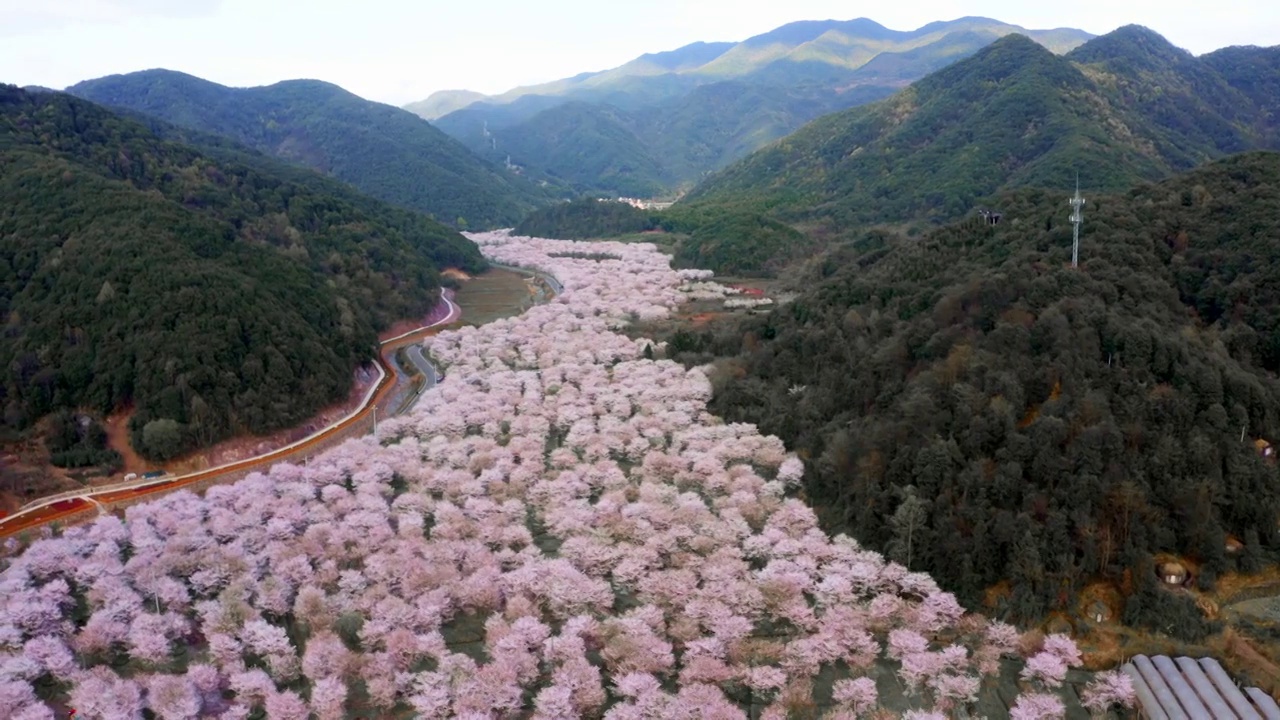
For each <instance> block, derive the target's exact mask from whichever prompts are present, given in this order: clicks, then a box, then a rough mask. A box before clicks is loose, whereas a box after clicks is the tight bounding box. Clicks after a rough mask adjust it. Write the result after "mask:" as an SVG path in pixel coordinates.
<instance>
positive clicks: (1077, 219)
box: [1067, 173, 1084, 267]
mask: <svg viewBox="0 0 1280 720" xmlns="http://www.w3.org/2000/svg"><path fill="white" fill-rule="evenodd" d="M1067 204H1069V205H1070V206H1071V228H1072V229H1071V267H1076V266H1077V265H1078V264H1079V262H1080V223H1082V222H1084V214H1083V213H1082V212H1080V209H1081V208H1083V207H1084V198H1082V197H1080V173H1076V195H1075V197H1073V198H1071V199H1069V200H1067Z"/></svg>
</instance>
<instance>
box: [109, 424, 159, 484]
mask: <svg viewBox="0 0 1280 720" xmlns="http://www.w3.org/2000/svg"><path fill="white" fill-rule="evenodd" d="M132 417H133V408H126V409H124V410H122V411H120V412H118V413H114V414H111V415H108V416H107V417H106V419H105V420H103V421H102V425H103V427H105V428H106V429H107V446H108V447H110V448H111V449H112V450H115V451H116V452H118V453H120V457H121V458H124V468H123V469H122V470H121V471H120V473H119V475H117V476H116V477H115V478H114V479H112V480H111V482H117V481H119V480H120V478H122V477H124V475H125V474H127V473H138V474H139V475H141V474H142V473H144V472H148V471H150V470H152V469H153V468H152V467H151V464H150V463H148V462H147V461H146V460H143V459H142V457H141V456H140V455H138V453H136V452H134V450H133V446H132V445H130V444H129V419H130V418H132Z"/></svg>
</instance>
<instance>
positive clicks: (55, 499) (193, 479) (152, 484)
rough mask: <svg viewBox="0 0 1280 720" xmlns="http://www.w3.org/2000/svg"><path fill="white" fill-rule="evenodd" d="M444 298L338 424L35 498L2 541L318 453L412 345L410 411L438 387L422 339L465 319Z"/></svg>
mask: <svg viewBox="0 0 1280 720" xmlns="http://www.w3.org/2000/svg"><path fill="white" fill-rule="evenodd" d="M441 299H443V300H444V302H445V306H446V309H447V313H446V314H445V316H444V317H443V318H441V319H439V320H437V321H435V322H433V323H430V324H428V325H424V326H422V327H419V328H416V329H414V330H410V331H408V332H406V333H402V334H400V335H397V336H395V337H393V338H389V339H387V340H384V341H382V343H381V346H380V352H379V354H378V363H377V365H376V366H375V367H377V370H378V382H377V383H376V384H375V385H374V386H373V387H372V388H370V389H369V392H367V393H366V394H365V396H364V398H363V400H361V402H360V405H359V406H357V408H356V409H355V410H354V411H352V412H351V413H350V414H348V415H347V416H346V417H343V418H342V419H340V420H338V421H337V422H334V423H332V424H330V425H329V426H327V427H324V428H321V429H320V430H317V431H316V432H314V433H312V434H311V435H308V436H307V437H305V438H303V439H301V440H298V441H297V442H293V443H290V444H288V445H285V446H284V447H281V448H277V449H275V450H272V451H270V452H267V453H264V454H262V455H258V456H255V457H251V458H245V459H244V460H237V461H235V462H231V463H227V464H225V465H219V466H218V467H215V468H209V469H208V470H201V471H199V472H194V473H188V474H186V475H177V476H170V475H165V476H161V477H158V478H147V479H141V480H132V481H129V482H124V483H115V484H112V485H106V486H102V487H97V488H92V489H83V490H75V491H72V492H68V493H61V494H58V495H53V496H49V497H45V498H40V499H38V500H34V501H32V502H30V503H28V504H27V505H25V506H23V507H22V508H21V509H20V510H18V512H16V513H13V514H12V515H7V516H4V517H2V518H0V537H8V536H11V535H15V534H17V533H20V532H23V531H26V530H31V529H34V528H37V527H40V526H42V525H45V524H47V523H52V522H56V521H58V520H63V519H66V518H69V517H72V516H75V515H79V514H81V513H83V512H85V511H90V510H93V509H94V508H95V507H96V509H97V510H98V512H99V513H102V512H106V506H107V505H110V504H112V503H116V502H120V501H123V500H132V499H136V498H137V497H140V496H143V495H151V494H157V493H161V492H170V491H173V490H177V489H179V488H182V487H186V486H189V485H192V484H194V483H197V482H208V481H215V482H216V481H217V480H218V479H219V478H220V477H221V476H224V475H229V474H232V473H240V472H248V471H252V470H257V469H265V468H266V467H267V466H268V465H273V464H275V463H279V462H285V461H288V460H291V459H298V456H300V455H304V454H305V453H307V452H308V451H313V450H315V449H317V448H318V447H319V446H321V445H323V444H324V443H325V442H326V441H328V440H331V439H333V437H334V436H335V435H337V434H339V433H342V432H344V431H346V430H347V429H349V428H351V427H352V426H353V425H355V424H357V423H359V422H361V421H362V420H364V419H365V418H367V417H368V416H369V415H370V413H371V412H375V411H376V410H377V406H378V403H380V402H382V401H383V400H385V399H386V398H387V397H388V396H389V395H390V394H391V392H392V390H393V389H394V388H395V387H396V385H397V384H398V383H399V377H398V375H397V373H396V371H395V368H396V363H395V362H394V359H390V358H389V356H390V355H392V354H394V353H395V351H396V350H398V349H400V348H401V347H404V346H405V345H411V348H410V350H409V351H408V353H407V354H408V355H409V357H410V359H411V360H412V361H413V363H414V365H415V366H416V367H417V368H418V370H419V371H420V372H422V374H423V376H424V377H425V378H426V383H424V385H423V387H422V388H421V389H420V390H419V391H418V392H417V393H416V394H415V395H414V397H413V398H412V400H411V401H410V402H407V403H404V404H403V406H402V407H401V408H400V411H401V412H407V411H408V410H409V409H410V408H412V407H413V405H414V403H416V402H417V399H418V397H420V396H421V394H422V392H424V391H425V390H426V389H427V388H429V387H432V386H434V385H435V384H436V382H437V381H438V374H437V372H436V369H435V367H433V366H432V365H431V363H430V362H428V361H427V359H426V357H425V356H423V354H422V345H421V344H420V343H419V342H418V341H420V340H422V339H423V338H425V337H427V336H428V335H430V334H434V333H435V332H438V331H439V330H440V328H442V327H444V326H446V325H450V324H452V323H454V322H456V321H457V320H458V318H460V317H461V316H462V309H461V308H460V307H458V305H457V303H455V302H453V299H452V298H451V297H450V292H449V291H446V292H445V293H443V294H442V295H441Z"/></svg>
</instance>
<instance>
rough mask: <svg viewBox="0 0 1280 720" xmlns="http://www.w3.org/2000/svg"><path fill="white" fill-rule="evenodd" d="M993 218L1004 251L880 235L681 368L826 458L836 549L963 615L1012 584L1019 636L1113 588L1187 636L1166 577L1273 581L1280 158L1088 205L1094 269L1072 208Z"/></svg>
mask: <svg viewBox="0 0 1280 720" xmlns="http://www.w3.org/2000/svg"><path fill="white" fill-rule="evenodd" d="M1000 202H1001V207H1002V208H1004V210H1005V218H1004V221H1003V222H1002V223H1000V224H999V225H998V226H994V227H992V226H988V225H986V224H985V223H984V222H982V221H981V220H966V221H961V222H959V223H956V224H951V225H946V226H943V227H941V228H938V229H935V230H932V231H929V232H926V233H924V234H923V235H921V236H919V237H915V238H909V237H906V236H902V235H897V234H894V233H892V232H887V231H878V230H877V231H869V232H865V233H863V234H862V235H860V236H859V237H857V238H856V240H855V241H853V242H851V243H849V244H847V245H841V246H839V247H838V248H837V249H834V250H832V251H831V252H830V253H829V254H827V255H826V256H825V257H824V258H823V259H821V260H820V261H816V262H814V263H812V265H811V266H810V269H809V273H810V274H809V276H808V277H807V278H806V282H805V287H806V290H805V291H804V292H802V293H801V295H800V296H799V297H798V298H797V299H796V300H794V301H793V302H790V303H788V304H786V305H783V306H780V307H778V308H777V309H775V310H773V311H772V312H770V313H768V314H765V315H761V316H754V317H749V318H746V319H744V321H743V322H742V323H741V324H740V325H738V326H736V327H734V328H731V329H729V330H728V331H727V332H721V333H720V334H714V333H712V332H711V331H704V332H700V333H689V332H681V333H678V334H677V335H676V336H675V337H674V338H671V339H670V340H671V346H670V347H671V349H672V351H673V352H675V353H677V355H678V356H679V357H682V358H684V359H686V360H688V361H690V362H694V363H703V362H706V361H708V360H709V359H711V358H712V357H714V356H716V355H719V356H722V357H726V358H728V359H726V360H722V361H721V362H722V365H721V371H720V372H718V373H717V375H716V377H714V378H713V382H714V384H715V387H716V392H715V398H714V400H713V409H714V410H715V412H717V414H722V415H723V416H724V417H725V418H726V419H727V420H729V421H740V422H752V423H758V424H759V426H760V428H761V430H762V431H764V432H767V433H775V434H778V435H779V436H781V437H782V438H783V439H784V440H785V441H786V442H787V444H788V447H790V448H793V449H795V450H796V451H798V452H799V453H800V454H801V455H802V456H804V457H806V458H808V459H810V460H811V462H809V463H808V470H807V475H806V478H805V487H806V492H807V493H808V496H809V498H810V499H811V500H812V502H813V504H814V506H815V507H819V508H824V509H825V520H826V521H827V522H828V523H829V524H830V526H831V528H832V529H833V530H834V529H839V530H847V531H849V532H851V533H852V534H854V535H856V536H857V537H858V538H859V539H860V540H862V541H864V542H866V543H868V544H869V545H870V546H871V547H873V548H875V549H877V550H885V551H887V552H888V553H889V554H890V555H891V556H893V557H895V558H897V559H899V560H901V561H903V562H905V563H906V564H908V565H909V566H910V567H911V568H913V569H917V570H925V571H928V572H929V573H931V574H932V575H933V576H934V577H935V578H937V579H938V581H939V582H940V583H941V584H943V585H944V586H946V587H947V588H949V589H952V590H954V591H956V592H957V593H959V595H960V597H961V598H962V599H964V601H966V602H967V603H970V604H977V603H979V602H981V599H982V597H983V592H984V590H986V589H988V588H991V587H993V586H996V585H997V584H998V583H1000V581H1002V580H1008V581H1009V586H1008V587H1011V588H1012V591H1011V594H1009V595H1005V596H1003V599H1002V600H1001V601H1000V606H1001V607H1002V608H1003V609H1004V610H1006V611H1007V612H1008V613H1010V614H1011V615H1012V616H1013V617H1015V618H1019V619H1033V618H1040V617H1042V616H1044V614H1045V613H1046V612H1048V611H1052V610H1055V609H1060V608H1071V607H1073V606H1074V603H1075V601H1076V598H1077V593H1078V592H1079V590H1080V589H1081V587H1082V586H1083V584H1084V583H1086V582H1087V581H1089V580H1091V579H1096V578H1103V579H1109V580H1112V581H1115V582H1116V583H1117V584H1118V585H1120V586H1121V587H1126V588H1129V590H1130V591H1131V595H1130V597H1129V598H1128V604H1127V606H1126V608H1125V619H1126V621H1128V622H1131V623H1137V624H1147V625H1151V626H1153V627H1158V628H1159V629H1160V630H1161V631H1168V627H1169V626H1170V624H1172V625H1173V626H1174V630H1173V632H1175V633H1176V634H1184V635H1188V636H1192V635H1196V634H1198V633H1200V632H1202V631H1203V630H1204V629H1205V625H1204V624H1203V622H1202V618H1201V615H1200V613H1199V612H1198V611H1196V609H1195V607H1194V605H1193V604H1192V601H1191V599H1190V597H1189V596H1186V595H1177V594H1172V593H1164V592H1156V591H1155V583H1156V578H1155V572H1154V569H1153V567H1152V565H1151V555H1152V554H1153V553H1157V552H1168V553H1174V554H1177V555H1181V556H1185V557H1187V558H1190V559H1191V560H1192V561H1193V563H1192V566H1193V567H1195V568H1197V574H1196V576H1195V579H1194V582H1195V583H1197V584H1198V585H1199V586H1201V587H1212V585H1213V583H1214V578H1215V577H1216V576H1217V575H1219V574H1220V573H1222V572H1223V571H1224V570H1227V569H1229V568H1246V569H1256V568H1258V567H1259V566H1260V564H1261V563H1264V562H1274V561H1275V560H1277V559H1280V531H1278V528H1277V520H1280V472H1277V468H1276V466H1275V464H1274V462H1272V461H1268V460H1265V459H1264V458H1263V457H1261V455H1260V454H1259V453H1258V452H1257V450H1256V449H1255V447H1254V440H1255V439H1265V440H1268V441H1271V442H1276V441H1277V440H1278V439H1280V380H1278V379H1277V373H1278V372H1280V242H1278V241H1280V155H1276V154H1272V153H1253V154H1244V155H1238V156H1233V157H1231V158H1228V159H1226V160H1221V161H1217V162H1214V163H1212V164H1209V165H1207V166H1205V167H1203V168H1201V169H1198V170H1195V171H1192V172H1190V173H1188V174H1185V175H1181V176H1178V177H1176V178H1174V179H1171V180H1167V181H1164V182H1162V183H1160V184H1154V185H1149V184H1144V185H1141V186H1139V187H1138V188H1137V189H1134V190H1131V191H1129V192H1127V193H1122V194H1116V195H1106V196H1094V197H1090V198H1089V202H1090V204H1089V205H1088V206H1087V211H1086V214H1085V224H1084V234H1083V237H1082V241H1081V244H1082V262H1081V265H1080V267H1079V269H1072V268H1071V267H1070V262H1069V261H1070V254H1071V226H1070V224H1069V223H1067V222H1066V216H1067V212H1066V210H1067V208H1066V207H1065V205H1064V203H1063V196H1062V194H1061V193H1056V192H1044V191H1041V190H1034V189H1022V190H1017V191H1014V192H1012V193H1008V194H1004V195H1002V196H1001V200H1000ZM709 353H710V354H709ZM1242 432H1243V434H1244V438H1243V440H1242V437H1241V435H1242ZM1228 535H1231V536H1234V537H1235V538H1237V539H1239V540H1240V541H1242V542H1243V543H1244V549H1243V551H1242V552H1239V553H1235V554H1233V553H1231V552H1229V551H1228V550H1227V549H1226V538H1227V536H1228ZM908 536H910V540H908ZM1126 571H1131V573H1130V574H1128V575H1126ZM1126 577H1127V578H1128V579H1127V580H1126ZM997 595H999V593H997Z"/></svg>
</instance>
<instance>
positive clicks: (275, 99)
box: [67, 70, 542, 227]
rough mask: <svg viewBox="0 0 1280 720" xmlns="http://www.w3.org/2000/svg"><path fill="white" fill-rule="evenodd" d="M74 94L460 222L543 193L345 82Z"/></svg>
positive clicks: (507, 209) (159, 73) (135, 82)
mask: <svg viewBox="0 0 1280 720" xmlns="http://www.w3.org/2000/svg"><path fill="white" fill-rule="evenodd" d="M67 92H70V93H71V94H73V95H76V96H79V97H82V98H85V99H87V100H91V101H93V102H97V103H100V104H102V105H107V106H109V107H118V108H127V109H130V110H135V111H138V112H142V113H146V114H148V115H153V116H155V117H158V118H160V119H162V120H165V121H168V122H171V123H175V124H177V125H182V126H185V127H190V128H194V129H197V130H202V131H205V132H210V133H216V134H220V135H226V136H228V137H230V138H233V139H235V140H236V141H238V142H241V143H243V144H245V145H248V146H250V147H253V148H255V149H257V150H261V151H262V152H265V153H268V154H271V155H274V156H276V157H279V158H281V159H284V160H288V161H290V162H294V163H297V164H300V165H305V166H307V167H310V168H313V169H315V170H319V171H320V172H323V173H325V174H328V175H332V176H333V177H335V178H337V179H339V180H343V181H345V182H349V183H351V184H352V185H354V186H355V187H357V188H359V189H360V190H362V191H363V192H365V193H367V194H369V195H372V196H373V197H376V198H378V199H380V200H384V201H386V202H390V203H394V204H396V205H400V206H402V207H406V208H410V209H413V210H419V211H421V212H426V213H430V214H432V215H433V216H435V217H438V218H439V219H441V220H442V221H445V222H449V223H454V222H455V221H456V220H457V219H458V218H462V219H464V220H465V221H466V223H467V224H468V225H469V226H472V227H485V226H495V225H502V224H507V223H511V222H514V221H515V220H517V219H519V218H520V217H521V216H522V215H523V214H524V213H525V212H527V211H528V210H529V209H531V208H532V207H534V206H535V204H537V203H538V202H540V201H541V199H542V198H541V195H540V193H539V191H537V190H536V189H535V188H533V187H532V186H531V185H529V184H527V183H525V182H523V181H521V180H520V179H519V178H515V177H512V176H510V175H508V174H506V173H505V172H504V171H502V170H499V169H498V168H496V167H494V166H492V165H490V164H488V163H485V162H484V161H482V160H480V159H479V158H477V157H476V156H475V155H474V154H472V153H471V152H469V151H467V149H466V148H464V147H463V146H461V145H460V144H458V143H457V142H456V141H455V140H453V139H452V138H449V137H448V136H446V135H445V134H444V133H442V132H440V131H439V130H437V129H436V128H434V127H432V126H431V125H430V124H429V123H427V122H424V121H422V120H421V119H420V118H418V117H415V116H414V115H412V114H411V113H409V112H406V111H404V110H400V109H398V108H393V107H391V106H388V105H382V104H379V103H373V102H369V101H366V100H363V99H361V98H359V97H357V96H355V95H353V94H351V93H349V92H347V91H345V90H343V89H341V88H339V87H337V86H335V85H330V84H328V83H323V82H319V81H316V80H290V81H286V82H281V83H277V84H275V85H271V86H268V87H257V88H228V87H224V86H222V85H218V84H216V83H212V82H208V81H206V80H201V79H200V78H196V77H192V76H190V75H185V74H183V73H178V72H173V71H169V70H147V71H144V72H137V73H130V74H127V75H113V76H110V77H104V78H99V79H97V80H88V81H86V82H82V83H79V84H77V85H74V86H72V87H70V88H68V89H67Z"/></svg>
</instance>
